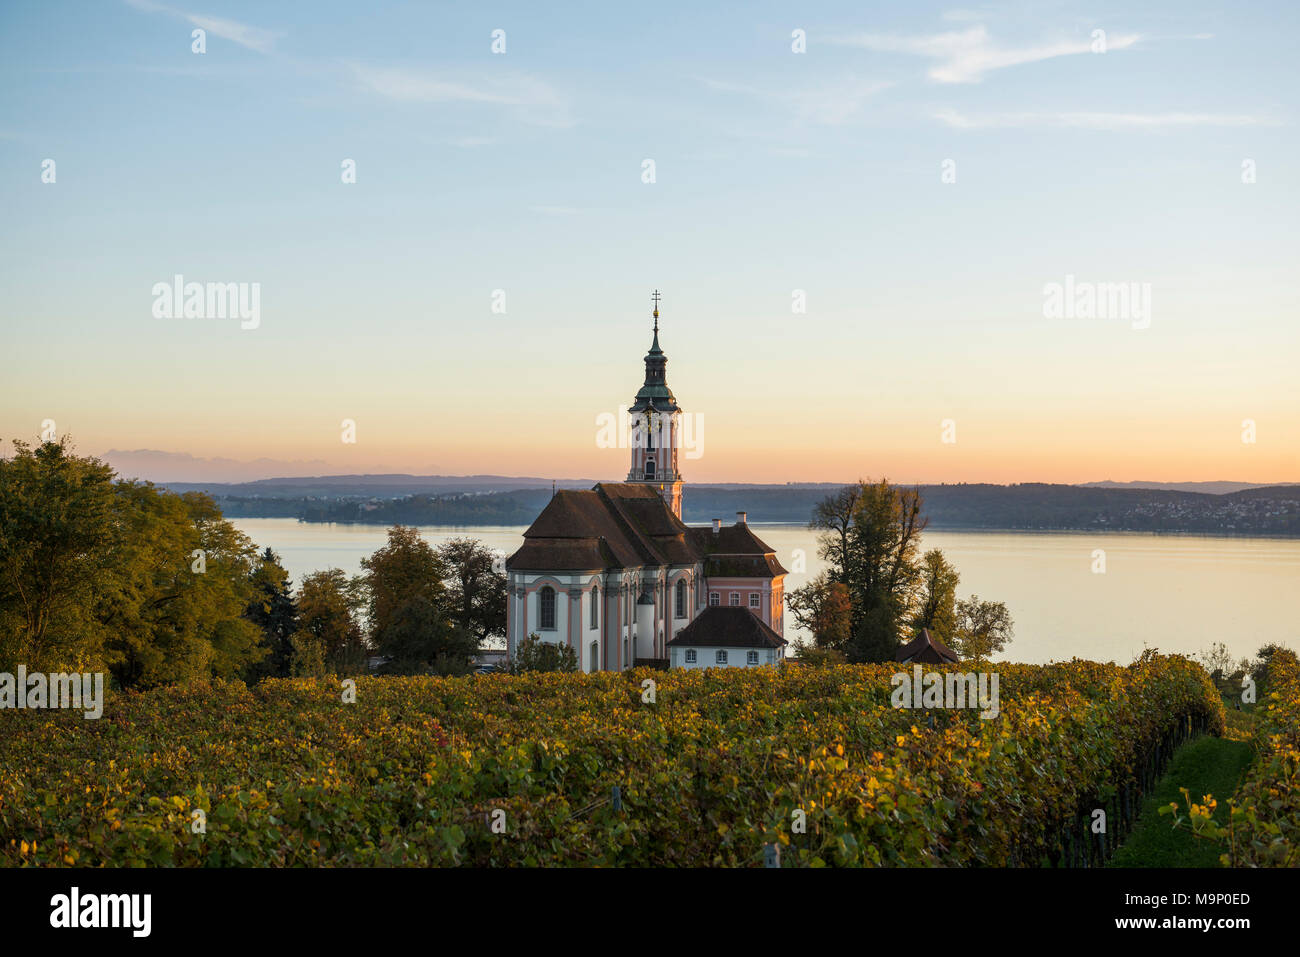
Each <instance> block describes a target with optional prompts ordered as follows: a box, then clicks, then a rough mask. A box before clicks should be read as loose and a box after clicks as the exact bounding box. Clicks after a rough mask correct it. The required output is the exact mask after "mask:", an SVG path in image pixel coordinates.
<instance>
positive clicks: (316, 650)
mask: <svg viewBox="0 0 1300 957" xmlns="http://www.w3.org/2000/svg"><path fill="white" fill-rule="evenodd" d="M361 601H362V598H361V597H360V596H359V595H358V590H357V587H356V584H355V583H354V582H353V581H351V580H350V579H349V578H348V576H347V573H345V572H344V571H343V569H341V568H330V569H327V570H325V571H317V572H312V573H311V574H310V575H305V576H303V580H302V584H301V585H300V586H299V588H298V601H297V606H298V607H297V611H298V621H299V627H298V630H297V631H295V632H294V633H293V634H292V635H291V636H290V647H291V650H292V658H291V661H290V673H292V674H295V675H308V676H319V675H325V674H345V675H346V674H357V673H359V672H361V671H364V670H365V664H366V657H367V648H366V644H365V639H364V636H363V635H362V631H361V625H360V623H359V622H358V620H357V612H358V610H359V607H358V606H359V605H360V603H361Z"/></svg>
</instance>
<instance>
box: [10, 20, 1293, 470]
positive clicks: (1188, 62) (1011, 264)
mask: <svg viewBox="0 0 1300 957" xmlns="http://www.w3.org/2000/svg"><path fill="white" fill-rule="evenodd" d="M1298 20H1300V12H1298V8H1297V5H1295V4H1294V3H1289V2H1285V3H1252V4H1234V5H1227V4H1206V3H1200V2H1176V3H1150V4H1141V5H1133V4H1128V3H1098V2H1093V0H1087V2H1079V3H1068V2H1063V3H1053V2H1045V3H1032V4H1030V3H993V4H989V5H980V6H972V7H962V6H957V5H954V4H926V3H907V4H864V3H860V2H859V3H764V2H746V3H731V4H699V3H680V4H678V3H657V4H635V5H633V4H604V5H589V4H583V5H578V4H547V5H542V4H537V3H517V4H516V3H510V4H504V3H483V4H473V5H453V4H432V3H373V4H372V3H367V4H354V3H332V2H311V3H307V2H297V3H276V4H262V3H218V2H208V0H175V2H174V3H173V2H169V3H160V2H152V0H127V2H114V0H109V2H95V3H72V2H66V3H65V2H54V3H45V4H13V3H7V4H4V5H3V6H0V439H3V441H4V444H5V446H8V443H9V440H10V439H12V438H20V439H24V440H28V441H33V440H36V439H37V438H38V437H39V435H40V434H41V432H42V429H48V428H53V429H54V430H55V431H56V433H57V434H66V435H69V436H71V437H72V440H73V441H74V442H75V444H76V447H77V449H78V451H79V452H82V453H87V454H96V455H101V454H104V453H106V452H109V451H110V450H116V451H122V450H156V451H158V452H163V453H168V454H169V455H170V456H173V457H175V458H176V459H178V460H181V459H186V457H197V458H198V459H205V460H206V459H211V460H217V459H221V460H234V461H236V462H252V461H253V460H268V461H263V462H261V463H260V464H258V465H256V466H250V467H248V469H246V470H245V471H246V472H248V474H247V475H245V477H253V474H252V473H253V472H260V473H263V474H326V473H354V472H413V473H420V474H423V473H440V474H478V473H498V474H507V475H536V476H551V477H561V478H562V477H587V476H590V477H595V478H614V479H618V478H622V477H623V475H624V474H625V473H626V469H627V461H628V453H627V451H626V449H619V448H607V447H602V445H608V444H609V443H607V442H602V441H601V439H600V429H599V428H598V417H600V416H602V415H617V414H618V412H619V409H620V408H621V407H626V406H627V405H629V404H630V403H631V401H632V397H633V396H634V394H635V392H636V390H637V388H638V387H639V385H640V383H641V379H642V376H643V365H642V359H643V356H644V354H645V352H646V350H647V348H648V346H649V343H650V322H651V320H650V316H649V312H650V308H651V301H650V294H651V290H653V289H658V290H660V292H661V293H662V302H661V326H660V329H661V332H660V342H661V344H662V346H663V348H664V350H665V352H666V353H667V355H668V359H669V361H668V382H669V385H670V386H671V387H672V388H673V390H674V392H675V393H676V396H677V399H678V402H679V403H680V405H681V406H682V408H683V409H685V410H686V413H687V414H688V415H689V416H692V417H694V418H692V420H691V423H690V425H691V428H692V438H693V447H692V448H691V449H690V450H689V454H686V455H684V457H683V459H682V463H681V464H682V471H683V473H684V476H685V479H686V481H687V483H688V484H689V483H690V482H691V481H699V482H722V481H729V482H786V481H850V480H853V479H856V478H858V477H868V478H880V477H888V478H890V479H892V480H894V481H901V482H941V481H946V482H959V481H966V482H979V481H985V482H1023V481H1045V482H1085V481H1097V480H1105V479H1112V480H1117V481H1125V480H1139V479H1141V480H1158V481H1210V480H1223V479H1227V480H1236V481H1250V482H1269V483H1271V482H1300V391H1298V389H1297V384H1298V383H1300V375H1298V374H1297V369H1300V331H1298V324H1297V321H1296V320H1297V316H1298V315H1300V309H1298V308H1297V307H1298V306H1300V297H1298V296H1297V292H1296V284H1295V281H1294V277H1295V275H1296V262H1297V260H1298V259H1300V256H1298V255H1297V253H1300V239H1298V237H1297V224H1300V217H1298V216H1297V212H1300V208H1298V207H1300V182H1298V181H1297V176H1298V175H1300V174H1298V169H1300V167H1298V166H1297V154H1298V149H1297V147H1298V146H1300V142H1298V141H1297V115H1298V114H1297V109H1296V106H1297V103H1296V101H1297V92H1298V88H1300V83H1298V82H1297V66H1296V57H1295V54H1294V51H1293V50H1292V46H1293V43H1294V37H1295V35H1296V33H1297V27H1298V26H1300V24H1298V23H1297V21H1298ZM195 30H202V31H204V33H203V34H202V35H201V39H202V44H201V45H202V47H203V52H196V49H195V48H196V46H199V45H200V41H199V39H197V38H196V37H195V36H194V31H195ZM497 31H501V32H499V33H498V32H497ZM494 47H495V48H496V49H495V50H494ZM800 51H801V52H800ZM49 161H53V162H52V164H51V163H50V162H49ZM651 164H652V165H651ZM349 171H352V172H354V174H355V175H354V177H353V178H354V179H355V181H354V182H345V180H346V179H347V178H348V176H349ZM651 173H653V175H651ZM50 180H52V181H50ZM178 275H179V276H183V277H184V279H183V282H186V283H188V282H197V283H240V284H244V285H243V287H242V288H243V289H244V290H245V292H246V295H250V296H251V294H252V290H253V289H254V284H256V287H255V288H256V290H257V295H258V299H257V303H258V309H257V312H256V319H255V320H254V319H252V318H249V319H247V320H241V319H238V318H229V317H226V318H221V317H218V316H216V315H211V314H208V315H203V316H189V317H186V316H185V315H184V310H183V309H178V310H177V314H176V315H174V316H169V315H168V313H167V308H166V305H165V304H164V303H161V302H160V296H161V295H162V293H160V292H159V291H158V290H159V287H160V286H167V287H170V286H171V284H172V283H173V281H174V277H175V276H178ZM1119 284H1124V285H1123V288H1124V290H1125V291H1126V292H1131V296H1128V297H1127V301H1120V300H1118V299H1117V298H1114V297H1115V290H1117V289H1119V288H1120V285H1119ZM1067 289H1068V290H1069V293H1068V295H1066V294H1065V293H1063V292H1062V290H1067ZM1053 290H1055V292H1053ZM1054 296H1056V297H1057V299H1056V302H1057V304H1058V305H1059V304H1060V303H1061V302H1062V301H1063V299H1062V298H1061V297H1062V296H1064V297H1065V298H1068V299H1069V300H1070V304H1071V306H1072V307H1073V306H1076V305H1077V308H1071V309H1069V310H1067V311H1066V312H1065V313H1064V314H1063V312H1062V311H1061V310H1058V309H1055V308H1054V306H1053V305H1052V302H1053V297H1054ZM1093 297H1095V299H1093V301H1094V302H1109V303H1110V305H1111V306H1114V307H1115V308H1113V309H1110V310H1107V311H1106V314H1104V315H1098V314H1096V313H1097V312H1098V311H1099V310H1098V309H1096V308H1094V310H1093V314H1089V313H1088V309H1087V302H1088V300H1089V299H1092V298H1093ZM249 302H250V304H251V302H252V300H251V299H250V300H249ZM160 313H161V314H160ZM251 315H252V313H251V312H250V313H249V316H251ZM47 420H48V422H47ZM345 420H347V421H350V422H351V423H354V425H355V428H354V429H353V430H352V432H351V437H352V438H355V441H345V439H347V438H349V434H348V431H347V429H346V428H345V427H344V422H345ZM48 423H52V425H50V424H48ZM250 469H251V471H249V470H250ZM149 477H154V478H165V477H167V476H160V475H154V476H149Z"/></svg>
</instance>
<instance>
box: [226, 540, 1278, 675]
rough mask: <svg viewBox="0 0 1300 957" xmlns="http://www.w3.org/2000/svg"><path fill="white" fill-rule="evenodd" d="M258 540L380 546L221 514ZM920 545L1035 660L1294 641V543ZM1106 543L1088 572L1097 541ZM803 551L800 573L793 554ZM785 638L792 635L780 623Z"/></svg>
mask: <svg viewBox="0 0 1300 957" xmlns="http://www.w3.org/2000/svg"><path fill="white" fill-rule="evenodd" d="M231 521H232V523H233V524H234V525H236V526H237V527H238V528H240V529H241V530H242V531H243V532H244V533H245V534H247V535H248V536H249V537H250V538H252V539H253V541H255V542H256V543H257V545H258V547H259V548H264V547H266V546H268V545H269V546H270V547H271V548H273V549H275V551H276V552H277V553H278V554H279V555H280V559H281V561H282V562H283V563H284V566H285V568H286V569H288V571H289V574H290V576H291V577H292V579H293V581H294V582H295V583H296V582H298V581H300V580H301V579H302V576H303V575H304V574H306V573H308V572H313V571H317V570H320V569H325V568H341V569H343V570H344V571H345V572H347V573H348V574H349V575H354V574H357V573H358V572H360V571H361V559H362V558H363V557H365V556H367V555H370V554H371V553H372V552H374V551H375V549H377V548H379V547H380V546H382V545H383V544H384V541H385V540H386V537H387V529H386V528H384V527H382V526H375V525H326V524H316V523H312V524H309V523H304V522H298V521H297V520H296V519H290V518H237V519H232V520H231ZM420 531H421V532H422V533H423V534H424V537H425V539H426V540H427V541H429V543H430V544H434V545H437V544H439V543H441V542H444V541H446V540H447V539H449V538H455V537H458V536H467V537H471V538H477V539H479V540H480V541H482V542H483V543H484V544H486V545H487V546H488V547H489V548H501V549H504V550H505V552H506V554H507V555H508V554H510V553H511V552H513V551H514V550H515V549H516V548H518V547H519V545H520V543H521V542H522V541H523V532H524V528H523V527H522V526H509V527H499V526H496V527H475V528H453V527H448V526H422V527H421V529H420ZM754 531H755V532H756V533H757V534H758V535H759V537H760V538H762V539H763V540H764V541H766V542H767V543H768V544H769V545H771V546H772V547H773V548H774V549H775V550H776V553H777V557H778V558H780V560H781V563H782V564H783V565H785V567H786V568H788V569H791V571H792V574H790V575H789V576H787V578H786V590H787V591H790V590H792V589H794V588H798V587H799V586H800V585H802V584H804V583H805V582H806V581H807V580H808V579H809V578H810V577H812V576H813V575H816V574H817V573H818V572H819V571H821V569H822V567H823V563H822V562H821V561H820V560H819V559H818V557H817V540H816V536H815V534H814V533H813V532H812V531H811V530H809V529H808V528H805V527H803V526H801V525H762V524H759V523H754ZM922 547H923V548H941V549H943V551H944V554H945V555H946V556H947V557H948V560H949V561H951V562H952V563H953V564H954V565H955V566H956V567H957V570H958V571H959V572H960V573H961V584H960V586H959V587H958V590H957V594H958V596H959V597H963V598H964V597H967V596H969V595H970V594H972V593H974V594H977V595H979V596H980V597H981V598H985V599H993V600H997V601H1002V602H1006V604H1007V607H1008V608H1009V609H1010V611H1011V614H1012V617H1013V618H1014V619H1015V638H1014V640H1013V641H1012V642H1011V643H1010V644H1009V645H1008V646H1007V650H1006V652H1005V653H1004V654H1003V655H1002V656H1001V657H1002V658H1004V659H1005V660H1008V661H1024V662H1030V663H1042V662H1047V661H1060V660H1068V659H1070V658H1074V657H1078V658H1089V659H1092V660H1094V661H1115V662H1118V663H1120V664H1127V663H1128V662H1130V661H1132V660H1133V658H1134V657H1135V656H1137V655H1138V654H1140V653H1141V652H1142V649H1143V648H1144V647H1150V648H1159V649H1160V650H1161V651H1165V652H1174V651H1177V652H1182V653H1185V654H1192V653H1195V652H1198V651H1201V650H1203V649H1205V648H1208V647H1209V646H1210V645H1211V644H1212V643H1215V642H1219V641H1222V642H1224V643H1225V644H1226V645H1227V646H1228V649H1229V651H1231V652H1232V654H1233V655H1234V656H1236V657H1242V656H1253V655H1254V653H1255V652H1256V651H1257V650H1258V649H1259V647H1260V646H1261V645H1263V644H1266V643H1268V642H1279V643H1281V644H1285V645H1287V646H1289V647H1291V648H1295V649H1300V624H1297V611H1296V604H1295V596H1296V591H1297V588H1296V586H1297V585H1298V584H1300V541H1297V540H1280V539H1250V538H1209V537H1199V536H1172V535H1163V536H1157V535H1141V534H1118V533H1113V534H1101V535H1098V534H1092V533H1087V532H935V531H931V532H927V533H926V534H925V536H924V539H923V541H922ZM1098 548H1100V549H1104V550H1105V553H1106V555H1105V561H1106V571H1105V574H1094V573H1093V571H1092V566H1093V561H1094V559H1093V550H1094V549H1098ZM800 550H802V553H803V555H804V563H805V564H804V568H805V570H804V571H803V572H794V569H795V568H796V567H798V564H797V563H798V555H799V551H800ZM785 637H786V638H787V639H789V640H791V641H793V640H794V639H795V638H796V637H799V634H798V632H797V629H795V627H794V626H793V623H792V622H790V623H789V624H787V627H786V635H785Z"/></svg>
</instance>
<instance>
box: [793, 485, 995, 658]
mask: <svg viewBox="0 0 1300 957" xmlns="http://www.w3.org/2000/svg"><path fill="white" fill-rule="evenodd" d="M922 505H923V502H922V497H921V491H920V489H918V488H911V489H908V488H899V487H896V486H893V485H891V484H890V483H889V482H888V481H887V480H885V479H882V480H881V481H879V482H875V483H871V482H866V481H859V482H858V483H857V484H856V485H850V486H846V487H845V488H842V489H840V490H839V491H837V492H834V493H832V494H831V495H828V496H826V497H825V498H823V499H822V500H821V501H820V502H818V503H817V505H816V506H815V507H814V509H813V516H812V519H811V521H810V522H809V527H810V528H814V529H817V530H819V531H820V533H821V534H820V535H819V536H818V555H820V557H821V558H822V559H823V560H824V561H825V562H827V564H828V565H829V567H828V568H827V569H826V570H825V571H823V572H822V573H821V574H819V575H817V576H816V577H815V578H814V579H812V581H810V582H808V584H806V585H804V586H803V587H802V588H797V589H795V590H794V591H792V592H790V594H789V595H788V596H787V598H786V603H787V607H788V608H789V609H790V612H791V614H792V615H793V616H794V619H795V621H796V622H798V623H799V625H800V626H802V627H803V628H805V629H807V630H808V631H809V632H811V634H812V643H811V644H806V645H804V646H802V647H801V648H800V656H801V657H803V658H805V659H807V660H847V661H850V662H875V661H893V660H895V655H896V654H897V652H898V649H899V648H900V647H901V646H902V644H904V643H905V642H907V641H910V640H912V639H913V638H915V637H916V636H918V635H919V634H920V633H921V631H922V629H928V630H929V632H930V634H931V635H932V636H933V637H934V638H936V639H938V640H939V641H940V642H942V643H943V644H945V645H947V646H948V647H950V648H952V649H953V651H955V652H957V654H958V655H960V656H961V657H963V658H971V659H977V660H980V659H985V658H988V657H989V656H991V655H992V654H994V653H996V652H998V651H1001V650H1002V648H1003V647H1004V646H1005V645H1006V643H1007V642H1008V641H1010V640H1011V638H1012V637H1013V631H1014V624H1013V622H1012V619H1011V614H1010V612H1008V610H1007V607H1006V605H1005V604H1003V603H1002V602H994V601H982V600H981V599H980V598H979V596H978V595H971V596H970V597H968V598H963V599H959V598H958V597H957V586H958V584H959V583H960V581H961V576H960V574H959V573H958V572H957V569H956V568H954V567H953V565H952V564H951V563H950V562H949V561H948V559H947V558H946V557H945V556H944V554H943V552H942V551H941V550H940V549H937V548H932V549H930V550H929V551H926V552H924V553H922V551H921V533H922V532H923V531H925V528H926V526H927V524H928V521H927V519H926V517H925V516H924V514H923V512H922Z"/></svg>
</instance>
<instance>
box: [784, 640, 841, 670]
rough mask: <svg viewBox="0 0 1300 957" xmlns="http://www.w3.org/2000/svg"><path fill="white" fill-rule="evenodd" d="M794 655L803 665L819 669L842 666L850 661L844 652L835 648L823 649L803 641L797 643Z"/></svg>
mask: <svg viewBox="0 0 1300 957" xmlns="http://www.w3.org/2000/svg"><path fill="white" fill-rule="evenodd" d="M794 653H795V655H794V656H795V658H796V659H797V660H798V661H799V662H800V663H801V664H805V665H811V666H813V667H817V668H820V667H824V666H826V665H842V664H845V663H846V662H847V661H848V658H846V657H845V656H844V653H843V652H842V651H836V650H835V649H834V648H823V647H820V646H819V645H816V644H808V643H807V642H803V641H797V642H795V646H794Z"/></svg>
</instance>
